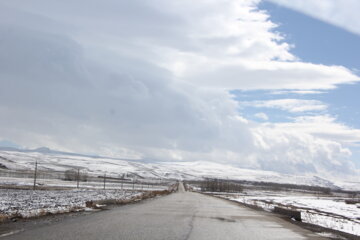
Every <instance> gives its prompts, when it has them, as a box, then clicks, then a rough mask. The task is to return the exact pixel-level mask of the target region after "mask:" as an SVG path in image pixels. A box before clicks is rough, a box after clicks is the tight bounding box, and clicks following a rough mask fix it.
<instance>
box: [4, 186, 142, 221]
mask: <svg viewBox="0 0 360 240" xmlns="http://www.w3.org/2000/svg"><path fill="white" fill-rule="evenodd" d="M143 194H144V193H143V192H130V191H128V192H126V191H119V190H64V191H32V190H14V189H0V222H1V220H6V219H9V218H14V217H19V218H29V217H36V216H43V215H47V214H50V213H52V214H55V213H66V212H72V211H82V210H86V209H87V208H86V204H85V203H86V202H87V201H101V200H108V199H112V200H117V201H126V200H129V201H131V200H132V199H139V198H141V197H142V195H143Z"/></svg>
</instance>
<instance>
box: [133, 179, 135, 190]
mask: <svg viewBox="0 0 360 240" xmlns="http://www.w3.org/2000/svg"><path fill="white" fill-rule="evenodd" d="M134 188H135V181H134V178H133V190H134Z"/></svg>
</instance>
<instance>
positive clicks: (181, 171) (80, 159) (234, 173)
mask: <svg viewBox="0 0 360 240" xmlns="http://www.w3.org/2000/svg"><path fill="white" fill-rule="evenodd" d="M35 161H38V168H39V169H40V170H53V171H66V170H68V169H74V168H75V169H77V168H80V169H84V170H85V171H87V172H88V173H89V174H104V173H105V172H106V173H107V174H108V175H111V176H119V175H122V174H129V173H130V174H132V173H135V174H136V175H137V176H140V177H143V178H147V179H180V180H193V179H201V178H203V177H211V178H222V179H234V180H246V181H257V182H274V183H287V184H298V185H310V186H322V187H329V188H337V187H344V188H345V189H352V190H360V181H359V179H350V180H346V181H345V180H343V179H340V180H331V181H330V180H328V179H324V178H320V177H318V176H315V175H305V176H298V175H289V174H280V173H276V172H271V171H262V170H250V169H242V168H237V167H234V166H230V165H224V164H219V163H214V162H205V161H197V162H149V163H145V162H142V161H137V160H126V159H112V158H105V157H90V156H80V155H73V154H72V155H69V154H65V153H59V152H55V153H54V152H51V151H48V152H41V151H39V152H36V151H32V152H24V151H5V150H0V167H1V166H3V168H7V169H20V170H21V169H22V170H26V169H28V170H29V169H34V163H35Z"/></svg>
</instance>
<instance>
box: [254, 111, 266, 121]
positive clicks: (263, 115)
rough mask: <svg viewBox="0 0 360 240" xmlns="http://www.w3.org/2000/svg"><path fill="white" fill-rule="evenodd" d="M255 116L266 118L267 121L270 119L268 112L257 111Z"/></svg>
mask: <svg viewBox="0 0 360 240" xmlns="http://www.w3.org/2000/svg"><path fill="white" fill-rule="evenodd" d="M254 116H255V117H256V118H258V119H261V120H265V121H267V120H269V117H268V115H266V113H263V112H259V113H256V114H255V115H254Z"/></svg>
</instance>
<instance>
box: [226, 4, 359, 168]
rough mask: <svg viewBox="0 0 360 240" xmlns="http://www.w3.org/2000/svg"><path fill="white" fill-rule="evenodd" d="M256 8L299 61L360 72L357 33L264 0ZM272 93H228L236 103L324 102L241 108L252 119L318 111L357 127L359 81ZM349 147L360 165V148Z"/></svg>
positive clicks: (283, 118) (285, 118) (273, 119)
mask: <svg viewBox="0 0 360 240" xmlns="http://www.w3.org/2000/svg"><path fill="white" fill-rule="evenodd" d="M259 8H260V9H262V10H265V11H267V12H268V13H269V15H270V19H271V21H272V22H274V23H276V24H277V25H278V27H277V28H276V31H278V32H280V33H281V34H282V35H283V37H284V39H283V41H285V42H287V43H289V44H291V45H293V48H292V49H291V50H290V51H291V53H293V54H294V55H295V56H296V57H298V58H299V59H301V61H304V62H311V63H317V64H324V65H341V66H345V67H347V68H349V69H351V70H352V71H353V72H354V73H356V74H360V35H357V34H355V33H352V32H349V31H347V30H345V29H343V28H340V27H338V26H335V25H333V24H330V23H327V22H325V21H321V20H319V19H316V18H313V17H311V16H309V15H306V14H304V13H301V12H299V11H295V10H292V9H290V8H287V7H284V6H280V5H278V4H275V3H271V2H268V1H262V2H261V3H260V5H259ZM273 92H274V91H266V90H260V91H259V90H256V91H239V90H235V91H232V92H231V93H232V94H234V99H236V100H238V101H240V102H242V101H259V100H274V99H282V98H291V99H294V98H295V99H304V100H318V101H321V102H323V103H325V104H326V105H328V107H327V109H326V110H323V111H316V112H311V111H310V112H306V113H305V112H297V113H289V112H288V111H284V110H279V109H272V108H266V107H263V108H261V107H252V106H245V107H241V108H240V110H239V111H240V112H241V113H242V114H244V115H246V117H247V118H249V119H252V120H254V121H263V122H266V120H264V119H259V118H257V117H255V114H256V113H258V112H263V113H265V114H266V115H267V116H268V117H269V121H271V122H287V121H289V120H290V121H291V118H292V117H296V116H303V115H316V114H319V113H321V114H329V115H331V116H334V117H336V119H337V120H338V122H341V123H343V124H346V125H347V126H349V127H353V128H360V107H359V103H360V94H359V93H360V84H359V83H357V84H343V85H338V86H337V87H336V88H335V89H329V90H321V93H314V94H297V93H291V92H286V93H283V94H281V93H277V94H273ZM351 149H352V151H353V156H352V157H351V158H352V159H353V160H354V162H356V164H357V166H360V148H359V147H351Z"/></svg>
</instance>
